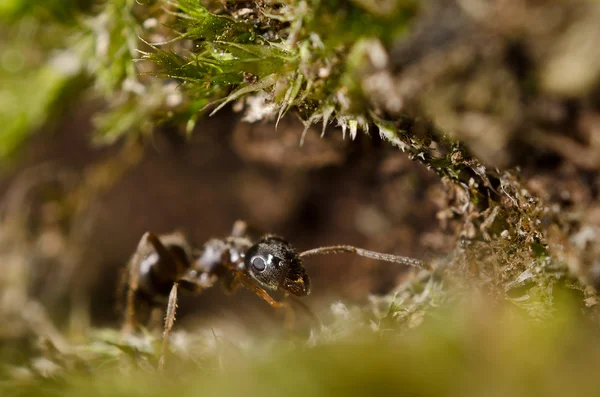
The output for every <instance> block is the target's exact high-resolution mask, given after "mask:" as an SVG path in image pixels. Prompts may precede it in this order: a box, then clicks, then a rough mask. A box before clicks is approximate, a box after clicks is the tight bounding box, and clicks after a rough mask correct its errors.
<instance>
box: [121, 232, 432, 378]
mask: <svg viewBox="0 0 600 397" xmlns="http://www.w3.org/2000/svg"><path fill="white" fill-rule="evenodd" d="M343 252H346V253H352V254H356V255H360V256H364V257H367V258H372V259H377V260H381V261H387V262H394V263H400V264H404V265H410V266H415V267H419V268H424V269H429V266H427V265H426V264H424V263H423V262H421V261H420V260H418V259H413V258H408V257H403V256H396V255H390V254H382V253H378V252H374V251H368V250H365V249H362V248H356V247H353V246H349V245H336V246H330V247H319V248H315V249H312V250H308V251H304V252H301V253H299V254H298V253H297V251H296V250H295V249H294V248H293V247H292V245H291V244H290V243H288V242H287V241H286V240H284V239H283V238H281V237H279V236H276V235H273V234H266V235H263V236H262V237H258V238H257V236H256V234H255V233H252V231H251V230H250V229H249V227H248V225H247V224H246V222H243V221H237V222H235V224H234V226H233V231H232V233H231V235H230V236H229V237H226V238H224V239H210V240H208V241H207V242H206V243H205V244H204V246H203V247H202V248H201V249H199V250H194V249H192V247H191V246H190V245H189V244H188V242H187V241H186V239H185V237H184V236H183V235H182V234H181V233H179V232H175V233H171V234H165V235H160V236H157V235H155V234H153V233H150V232H146V233H145V234H144V235H143V236H142V238H141V240H140V242H139V244H138V247H137V250H136V251H135V253H134V254H133V256H132V258H131V260H130V261H129V264H128V268H127V270H128V272H127V274H126V276H127V277H128V281H127V286H128V289H127V301H126V305H127V307H126V315H125V323H124V326H123V332H124V333H129V332H131V331H132V330H133V329H134V328H135V323H136V314H135V303H136V301H138V300H139V301H143V302H146V303H147V304H149V305H150V306H151V307H158V306H161V305H164V304H165V303H166V304H167V311H166V315H165V323H164V333H163V343H162V353H161V357H160V360H159V369H160V370H162V368H163V366H164V359H165V353H166V349H167V345H168V340H169V333H170V331H171V329H172V328H173V324H174V322H175V310H176V307H177V295H178V291H179V289H182V290H185V291H188V292H191V293H195V294H197V293H199V292H201V291H203V290H204V289H206V288H209V287H212V286H213V285H214V284H215V283H217V281H220V282H221V284H222V286H223V288H224V289H225V291H226V292H229V293H233V292H235V291H236V290H237V289H238V288H239V287H241V286H244V287H246V288H248V289H249V290H250V291H252V292H254V293H255V294H256V295H258V296H259V297H260V298H262V299H263V300H265V301H266V302H267V303H268V304H269V305H270V306H271V307H273V308H284V307H288V306H287V304H286V302H278V301H276V300H275V299H273V298H272V297H271V296H270V295H269V293H268V292H267V291H274V292H278V291H279V292H283V293H284V298H287V297H288V296H289V295H290V294H291V295H293V296H296V297H303V296H306V295H308V294H309V293H310V278H309V277H308V274H307V273H306V270H305V269H304V266H303V264H302V259H303V258H306V257H310V256H314V255H323V254H335V253H343ZM306 309H308V308H306Z"/></svg>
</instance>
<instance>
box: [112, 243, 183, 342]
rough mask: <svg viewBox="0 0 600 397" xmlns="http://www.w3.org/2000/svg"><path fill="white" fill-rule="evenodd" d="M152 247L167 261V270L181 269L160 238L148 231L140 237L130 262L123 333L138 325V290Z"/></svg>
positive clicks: (130, 331)
mask: <svg viewBox="0 0 600 397" xmlns="http://www.w3.org/2000/svg"><path fill="white" fill-rule="evenodd" d="M152 248H154V251H156V253H157V254H158V255H159V257H160V259H161V261H163V263H165V265H167V266H165V267H166V268H167V269H166V270H167V271H168V272H169V273H176V272H177V271H179V268H180V267H181V264H180V263H179V261H177V260H176V258H174V257H173V255H172V254H171V253H170V252H169V250H168V249H167V248H165V246H164V245H163V244H162V242H161V241H160V239H159V238H158V237H157V236H156V235H155V234H153V233H150V232H146V233H144V235H143V236H142V238H141V239H140V242H139V243H138V246H137V249H136V250H135V253H134V254H133V256H132V257H131V260H130V261H129V264H128V270H129V275H128V279H129V280H128V288H127V301H126V310H125V324H124V325H123V328H122V334H123V335H127V334H130V333H132V332H133V331H134V330H135V329H136V327H137V319H136V315H135V302H136V295H137V290H138V288H139V284H140V277H141V264H142V262H143V260H144V258H146V256H147V255H148V254H149V253H151V252H152Z"/></svg>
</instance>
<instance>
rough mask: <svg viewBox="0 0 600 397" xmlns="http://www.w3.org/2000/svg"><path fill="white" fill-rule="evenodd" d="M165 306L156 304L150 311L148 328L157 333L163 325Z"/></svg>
mask: <svg viewBox="0 0 600 397" xmlns="http://www.w3.org/2000/svg"><path fill="white" fill-rule="evenodd" d="M163 319H164V317H163V308H162V307H159V306H156V307H153V308H152V309H151V311H150V319H149V321H148V330H149V331H150V332H151V333H152V334H155V333H156V332H158V330H159V329H161V328H162V327H163Z"/></svg>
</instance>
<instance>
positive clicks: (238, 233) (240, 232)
mask: <svg viewBox="0 0 600 397" xmlns="http://www.w3.org/2000/svg"><path fill="white" fill-rule="evenodd" d="M247 233H248V223H246V221H242V220H239V219H238V220H237V221H235V223H234V224H233V229H232V230H231V237H244V236H245V235H246V234H247Z"/></svg>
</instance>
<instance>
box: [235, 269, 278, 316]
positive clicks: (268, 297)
mask: <svg viewBox="0 0 600 397" xmlns="http://www.w3.org/2000/svg"><path fill="white" fill-rule="evenodd" d="M238 277H239V280H240V282H241V283H242V285H244V287H246V288H248V289H249V290H250V291H252V292H254V293H255V294H256V295H258V296H259V298H261V299H263V300H264V301H265V302H267V303H268V304H269V306H271V307H273V308H275V309H281V308H284V307H287V306H289V305H288V304H287V303H285V302H277V301H276V300H275V299H273V298H272V297H271V295H269V294H268V293H267V291H265V290H264V289H262V288H260V287H259V286H257V285H255V284H253V283H252V281H250V280H249V279H248V278H247V276H245V275H244V274H243V273H238Z"/></svg>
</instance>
